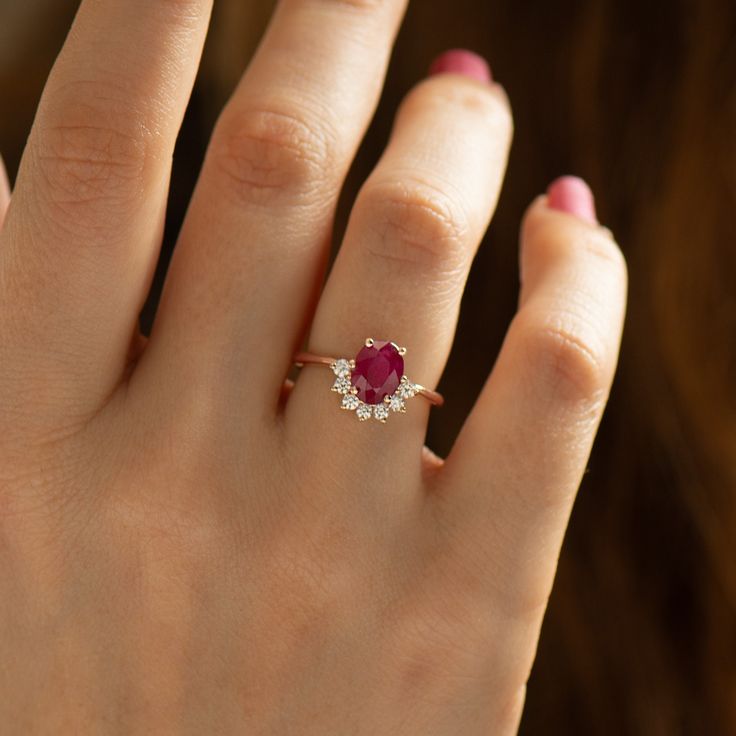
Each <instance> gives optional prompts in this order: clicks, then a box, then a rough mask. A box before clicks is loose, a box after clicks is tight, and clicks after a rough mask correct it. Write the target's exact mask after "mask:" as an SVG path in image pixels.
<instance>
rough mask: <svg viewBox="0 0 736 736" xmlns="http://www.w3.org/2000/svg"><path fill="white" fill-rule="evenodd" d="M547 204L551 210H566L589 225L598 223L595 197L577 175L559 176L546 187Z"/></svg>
mask: <svg viewBox="0 0 736 736" xmlns="http://www.w3.org/2000/svg"><path fill="white" fill-rule="evenodd" d="M547 205H548V206H549V207H551V208H552V209H553V210H560V212H567V213H568V214H570V215H575V217H579V218H580V219H581V220H583V221H584V222H588V223H590V224H591V225H597V224H598V218H597V217H596V214H595V199H594V197H593V192H591V191H590V187H589V186H588V185H587V184H586V183H585V181H584V180H583V179H581V178H580V177H577V176H561V177H560V178H559V179H555V180H554V181H553V182H552V183H551V184H550V185H549V186H548V187H547Z"/></svg>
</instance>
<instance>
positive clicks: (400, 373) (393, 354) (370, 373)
mask: <svg viewBox="0 0 736 736" xmlns="http://www.w3.org/2000/svg"><path fill="white" fill-rule="evenodd" d="M404 355H406V348H400V347H399V346H398V345H397V344H396V343H395V342H391V341H390V340H374V339H373V338H372V337H369V338H368V339H367V340H366V341H365V345H364V346H363V347H362V348H361V350H360V351H359V352H358V354H357V355H356V356H355V358H354V359H353V360H350V359H348V358H330V357H328V356H326V355H315V354H314V353H308V352H303V353H297V354H296V355H295V356H294V363H295V364H296V365H297V366H299V367H302V366H305V365H326V366H329V367H330V368H331V369H332V372H333V373H334V374H335V382H334V383H333V384H332V389H331V390H332V391H335V392H336V393H338V394H340V395H341V396H342V403H341V405H340V408H342V409H345V410H347V411H354V412H355V415H356V416H357V417H358V419H359V420H360V421H361V422H364V421H366V420H367V419H370V418H371V417H373V418H374V419H377V420H378V421H379V422H385V421H386V419H388V415H389V413H390V412H405V411H406V400H407V399H410V398H412V396H422V397H423V398H425V399H427V401H429V403H430V404H434V405H435V406H442V404H443V403H444V401H445V400H444V399H443V398H442V395H441V394H439V393H437V392H436V391H431V390H430V389H428V388H425V387H424V386H421V385H420V384H418V383H414V382H413V381H410V380H409V378H408V377H407V376H406V375H404Z"/></svg>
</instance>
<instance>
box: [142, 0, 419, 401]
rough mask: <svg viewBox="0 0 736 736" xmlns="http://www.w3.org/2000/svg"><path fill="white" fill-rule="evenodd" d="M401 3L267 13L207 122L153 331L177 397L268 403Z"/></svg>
mask: <svg viewBox="0 0 736 736" xmlns="http://www.w3.org/2000/svg"><path fill="white" fill-rule="evenodd" d="M405 5H406V0H382V1H381V2H366V1H365V0H282V1H281V2H280V3H279V5H278V7H277V10H276V13H275V15H274V17H273V18H272V20H271V23H270V25H269V28H268V30H267V32H266V34H265V36H264V38H263V40H262V42H261V45H260V47H259V49H258V51H257V52H256V55H255V57H254V59H253V61H252V62H251V64H250V66H249V68H248V70H247V72H246V73H245V75H244V76H243V79H242V80H241V83H240V85H239V87H238V89H237V90H236V92H235V93H234V95H233V97H232V99H231V100H230V102H229V103H228V105H227V106H226V108H225V110H224V111H223V113H222V115H221V117H220V120H219V122H218V124H217V126H216V129H215V132H214V135H213V138H212V141H211V143H210V146H209V150H208V153H207V157H206V160H205V163H204V166H203V170H202V174H201V176H200V180H199V183H198V185H197V188H196V191H195V193H194V197H193V200H192V204H191V206H190V209H189V212H188V214H187V217H186V221H185V223H184V226H183V228H182V232H181V235H180V239H179V243H178V245H177V248H176V252H175V255H174V258H173V260H172V264H171V267H170V270H169V275H168V278H167V283H166V287H165V290H164V293H163V295H162V300H161V305H160V308H159V314H158V316H157V320H156V324H155V325H154V329H153V334H152V335H151V343H150V345H149V349H148V358H149V359H151V360H153V361H154V365H155V364H156V363H155V357H156V356H157V355H158V356H161V358H162V359H163V363H164V364H170V365H172V366H176V370H175V371H166V375H167V376H171V375H172V374H173V375H175V379H174V381H175V383H176V385H173V386H171V390H173V391H174V392H176V393H177V394H178V395H181V394H182V393H183V392H186V391H187V390H188V387H191V386H194V387H196V390H197V391H201V390H202V389H203V388H205V387H207V386H209V387H214V390H215V391H220V388H221V387H222V386H223V385H224V386H226V387H227V389H226V391H224V392H221V393H222V394H223V395H225V394H226V395H227V397H228V398H227V400H228V402H235V405H239V406H243V405H248V406H249V407H251V408H253V407H254V406H257V405H260V406H261V408H262V409H263V410H264V411H268V410H269V409H271V408H273V409H275V407H276V406H277V404H278V401H279V398H280V395H281V389H282V384H283V379H284V370H285V367H288V364H289V358H290V356H291V354H292V352H293V350H294V347H295V345H296V344H297V343H298V341H299V337H300V333H301V332H302V331H303V329H304V328H305V322H306V319H305V317H306V315H308V313H309V311H310V307H311V304H312V303H313V300H314V295H315V293H316V290H317V287H318V284H319V279H320V277H321V274H322V268H323V264H324V262H325V259H326V255H327V252H328V249H329V243H330V238H331V229H332V223H333V214H334V209H335V205H336V202H337V198H338V194H339V191H340V188H341V186H342V183H343V179H344V176H345V175H346V173H347V169H348V167H349V165H350V162H351V160H352V158H353V156H354V154H355V151H356V149H357V147H358V144H359V143H360V140H361V138H362V135H363V133H364V132H365V129H366V128H367V126H368V123H369V122H370V119H371V116H372V114H373V111H374V108H375V106H376V103H377V101H378V97H379V94H380V90H381V87H382V83H383V78H384V74H385V70H386V67H387V65H388V58H389V53H390V50H391V46H392V43H393V39H394V37H395V34H396V31H397V30H398V25H399V22H400V19H401V17H402V15H403V12H404V8H405ZM194 344H196V350H193V349H192V346H193V345H194ZM167 381H169V378H168V377H167ZM264 399H265V403H264ZM239 402H245V403H239Z"/></svg>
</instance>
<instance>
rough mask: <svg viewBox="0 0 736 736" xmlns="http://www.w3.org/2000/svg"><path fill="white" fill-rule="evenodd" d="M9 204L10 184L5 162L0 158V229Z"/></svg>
mask: <svg viewBox="0 0 736 736" xmlns="http://www.w3.org/2000/svg"><path fill="white" fill-rule="evenodd" d="M9 204H10V182H9V181H8V171H7V169H6V168H5V162H4V161H3V158H2V156H0V228H2V226H3V221H4V220H5V213H6V212H7V211H8V205H9Z"/></svg>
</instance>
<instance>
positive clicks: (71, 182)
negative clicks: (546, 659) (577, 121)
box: [0, 0, 626, 736]
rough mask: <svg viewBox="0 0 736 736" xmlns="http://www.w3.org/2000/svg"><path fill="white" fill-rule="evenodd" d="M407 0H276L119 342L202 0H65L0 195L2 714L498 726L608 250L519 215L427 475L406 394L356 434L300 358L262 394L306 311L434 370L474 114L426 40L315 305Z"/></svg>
mask: <svg viewBox="0 0 736 736" xmlns="http://www.w3.org/2000/svg"><path fill="white" fill-rule="evenodd" d="M405 4H406V3H405V1H404V0H282V2H281V3H280V5H279V7H278V10H277V12H276V14H275V16H274V18H273V20H272V23H271V25H270V27H269V29H268V32H267V34H266V36H265V38H264V40H263V42H262V44H261V46H260V48H259V50H258V52H257V54H256V56H255V58H254V59H253V61H252V63H251V65H250V67H249V69H248V71H247V73H246V74H245V76H244V77H243V80H242V82H241V84H240V86H239V87H238V89H237V91H236V92H235V94H234V95H233V98H232V100H231V101H230V103H229V104H228V105H227V108H226V109H225V111H224V112H223V114H222V117H221V119H220V121H219V123H218V124H217V127H216V130H215V132H214V135H213V138H212V142H211V145H210V148H209V151H208V154H207V158H206V161H205V163H204V166H203V170H202V173H201V177H200V180H199V183H198V185H197V188H196V191H195V193H194V196H193V199H192V202H191V206H190V209H189V212H188V214H187V217H186V221H185V223H184V226H183V228H182V231H181V235H180V238H179V242H178V245H177V248H176V253H175V257H174V259H173V262H172V265H171V268H170V271H169V275H168V280H167V284H166V288H165V291H164V295H163V298H162V301H161V304H160V308H159V312H158V315H157V319H156V323H155V325H154V328H153V333H152V335H151V338H150V340H149V341H148V342H147V344H145V341H144V340H143V338H141V337H140V336H138V334H137V328H136V325H137V316H138V313H139V310H140V308H141V305H142V303H143V300H144V297H145V296H146V293H147V290H148V287H149V282H150V277H151V273H152V269H153V266H154V263H155V261H156V258H157V249H158V246H159V241H160V238H161V230H162V223H163V214H164V208H165V203H166V193H167V186H168V179H169V175H170V168H171V155H172V151H173V148H174V140H175V137H176V135H177V130H178V128H179V125H180V123H181V118H182V115H183V112H184V108H185V105H186V103H187V98H188V96H189V93H190V90H191V86H192V83H193V80H194V76H195V72H196V69H197V65H198V60H199V55H200V52H201V48H202V43H203V39H204V36H205V29H206V27H207V22H208V15H209V11H210V2H208V1H207V0H178V1H177V2H172V1H171V0H157V1H156V2H153V1H152V0H84V2H83V3H82V7H81V9H80V11H79V14H78V17H77V19H76V21H75V23H74V27H73V29H72V32H71V34H70V36H69V38H68V40H67V42H66V45H65V47H64V49H63V51H62V53H61V55H60V57H59V59H58V61H57V63H56V65H55V66H54V69H53V71H52V73H51V76H50V78H49V81H48V84H47V87H46V90H45V92H44V95H43V98H42V101H41V104H40V106H39V110H38V115H37V118H36V121H35V124H34V127H33V130H32V133H31V136H30V139H29V142H28V146H27V149H26V152H25V155H24V158H23V161H22V165H21V168H20V173H19V175H18V179H17V182H16V186H15V190H14V192H13V196H12V200H11V201H10V206H9V208H8V209H7V212H4V210H5V209H6V204H7V197H3V196H2V195H0V202H2V210H0V217H2V216H3V215H4V224H3V229H2V235H1V241H0V723H2V724H3V726H2V731H3V733H4V734H23V735H24V736H27V735H28V734H35V733H53V734H60V733H63V734H72V733H107V732H114V733H124V734H135V733H146V734H149V733H156V734H158V733H192V734H219V733H241V734H242V733H247V734H299V735H300V736H303V735H305V734H319V735H320V736H325V734H330V735H332V734H334V735H336V736H337V735H340V736H342V735H343V734H370V735H371V736H375V735H377V734H402V735H403V734H421V735H422V736H428V735H429V734H453V735H454V734H463V735H464V736H470V735H471V734H488V733H492V734H508V733H513V732H514V731H515V729H516V726H517V723H518V720H519V717H520V713H521V708H522V703H523V699H524V686H525V682H526V679H527V676H528V674H529V669H530V666H531V663H532V659H533V655H534V650H535V645H536V640H537V635H538V632H539V627H540V623H541V620H542V615H543V613H544V609H545V604H546V601H547V597H548V594H549V591H550V587H551V585H552V579H553V574H554V570H555V564H556V559H557V554H558V551H559V547H560V543H561V540H562V536H563V533H564V529H565V525H566V522H567V518H568V514H569V512H570V507H571V504H572V501H573V498H574V496H575V491H576V489H577V486H578V483H579V481H580V477H581V474H582V471H583V469H584V467H585V463H586V459H587V456H588V452H589V449H590V445H591V442H592V439H593V435H594V432H595V429H596V426H597V424H598V421H599V418H600V415H601V411H602V409H603V405H604V403H605V399H606V396H607V393H608V389H609V386H610V382H611V378H612V374H613V371H614V365H615V361H616V353H617V349H618V342H619V333H620V330H621V322H622V315H623V311H624V294H625V278H626V277H625V267H624V263H623V260H622V257H621V255H620V253H619V251H618V249H617V248H616V246H615V244H614V243H613V242H612V240H611V237H610V234H609V233H608V231H606V230H605V229H603V228H600V227H598V226H597V225H596V224H595V223H594V222H588V221H586V219H587V220H590V219H591V217H592V209H591V206H592V205H591V200H588V199H586V197H588V192H587V190H586V189H584V188H583V185H582V184H580V183H579V182H577V183H576V182H575V181H571V180H563V181H562V182H559V183H558V184H557V185H555V187H554V188H553V190H552V191H551V192H550V196H549V197H548V198H547V197H540V198H538V199H537V200H536V201H535V202H534V203H533V204H532V205H531V207H530V209H529V211H528V213H527V215H526V218H525V222H524V225H523V229H522V236H521V253H522V255H521V259H522V275H523V284H522V288H521V298H520V307H519V312H518V314H517V316H516V317H515V319H514V321H513V323H512V325H511V326H510V329H509V332H508V335H507V338H506V341H505V343H504V346H503V349H502V351H501V354H500V356H499V358H498V361H497V364H496V367H495V368H494V371H493V373H492V375H491V376H490V378H489V380H488V383H487V385H486V386H485V388H484V389H483V392H482V394H481V396H480V398H479V399H478V402H477V405H476V407H475V408H474V409H473V411H472V413H471V415H470V416H469V417H468V419H467V422H466V424H465V427H464V428H463V430H462V432H461V434H460V437H459V439H458V440H457V443H456V445H455V447H454V449H453V450H452V452H451V454H450V456H449V457H448V458H447V459H446V460H445V461H444V462H442V461H440V460H438V459H437V458H435V457H433V456H432V455H431V454H430V453H428V452H424V451H423V441H424V435H425V427H426V422H427V415H428V410H429V409H428V404H427V402H424V401H422V400H421V399H420V398H416V399H412V400H411V401H410V402H409V403H408V410H407V413H406V414H403V415H398V414H397V415H392V416H391V417H390V418H389V421H388V422H387V423H386V424H385V425H381V424H380V423H378V422H376V421H375V420H373V419H371V420H370V421H369V422H358V421H357V420H356V417H355V416H354V414H353V413H352V412H341V411H339V408H338V407H339V398H338V397H336V396H335V395H334V394H331V393H330V392H329V387H330V385H331V374H330V373H329V371H326V370H324V369H319V368H315V367H307V368H305V369H304V371H303V374H302V375H301V376H300V377H299V379H298V381H297V383H296V386H295V387H294V389H293V391H291V393H290V395H288V396H287V392H286V391H285V390H284V377H285V376H286V374H287V372H288V371H289V368H290V365H291V360H292V356H293V354H294V351H295V350H296V349H297V348H298V347H299V345H300V344H301V342H302V338H303V336H304V334H305V330H307V329H308V330H309V332H310V338H309V347H310V349H311V350H312V351H314V352H320V353H323V354H327V355H330V354H332V355H334V354H341V355H345V354H347V355H348V356H350V355H352V354H354V353H355V351H356V350H357V348H358V347H359V346H360V344H361V343H362V341H363V340H364V339H365V338H366V337H367V336H369V335H372V336H374V337H376V338H386V339H390V340H394V341H396V342H397V343H399V344H400V345H406V346H407V347H408V353H407V358H406V360H407V373H408V374H409V376H410V377H411V378H413V379H415V380H417V381H421V382H422V383H423V384H425V385H427V386H430V387H432V386H434V385H435V384H436V382H437V380H438V379H439V377H440V374H441V373H442V370H443V367H444V364H445V360H446V358H447V354H448V351H449V349H450V344H451V342H452V337H453V331H454V329H455V320H456V316H457V310H458V306H459V303H460V298H461V294H462V290H463V284H464V282H465V278H466V276H467V273H468V269H469V267H470V263H471V260H472V258H473V253H474V251H475V249H476V247H477V246H478V243H479V241H480V239H481V236H482V235H483V232H484V231H485V229H486V227H487V225H488V222H489V219H490V216H491V214H492V211H493V208H494V206H495V203H496V199H497V196H498V191H499V189H500V187H501V181H502V177H503V172H504V167H505V162H506V157H507V152H508V147H509V143H510V139H511V127H512V124H511V113H510V111H509V107H508V103H507V99H506V97H505V95H504V93H503V92H502V90H501V88H500V87H498V86H497V85H496V84H494V83H492V82H490V81H489V80H488V79H486V71H485V67H484V66H483V64H482V63H481V62H480V61H479V60H478V59H477V58H474V57H472V56H468V55H463V54H450V55H447V56H445V57H443V59H441V60H440V61H439V62H438V63H437V64H436V65H435V71H438V72H453V71H454V72H458V73H442V74H435V75H432V76H430V77H429V78H428V79H426V80H425V81H422V82H421V83H419V84H418V85H417V86H416V87H415V88H414V89H413V90H411V91H410V92H409V94H408V96H407V98H406V99H405V101H404V102H403V104H402V105H401V108H400V110H399V112H398V115H397V119H396V123H395V126H394V129H393V131H392V136H391V140H390V142H389V144H388V147H387V149H386V152H385V154H384V156H383V157H382V159H381V161H380V162H379V164H378V165H377V167H376V169H375V171H374V172H373V173H372V174H371V176H370V178H369V179H368V180H367V181H366V183H365V185H364V186H363V188H362V189H361V192H360V194H359V196H358V198H357V201H356V202H355V206H354V208H353V212H352V216H351V219H350V223H349V226H348V229H347V234H346V236H345V240H344V243H343V246H342V248H341V251H340V254H339V257H338V259H337V261H336V263H335V266H334V269H333V270H332V272H331V274H330V277H329V279H328V281H327V284H326V286H325V288H324V290H323V291H322V294H321V296H320V297H319V300H318V302H317V299H316V295H317V294H318V290H319V285H320V283H321V275H322V269H323V264H324V261H325V256H326V250H327V246H328V242H329V238H330V231H331V225H332V218H333V212H334V209H335V203H336V200H337V196H338V192H339V190H340V186H341V184H342V182H343V178H344V177H345V174H346V172H347V169H348V167H349V165H350V162H351V158H352V157H353V155H354V153H355V151H356V148H357V146H358V144H359V142H360V140H361V136H362V135H363V133H364V131H365V129H366V127H367V125H368V122H369V120H370V118H371V115H372V113H373V111H374V108H375V105H376V102H377V100H378V97H379V93H380V90H381V86H382V82H383V77H384V73H385V70H386V65H387V60H388V57H389V52H390V49H391V46H392V42H393V39H394V36H395V34H396V31H397V28H398V25H399V22H400V18H401V16H402V14H403V11H404V6H405ZM555 208H557V209H555ZM560 208H562V209H567V210H568V213H565V212H561V211H559V209H560ZM569 212H573V214H569ZM574 213H577V214H578V215H579V216H577V217H576V216H574ZM315 302H317V303H316V307H315Z"/></svg>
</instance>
